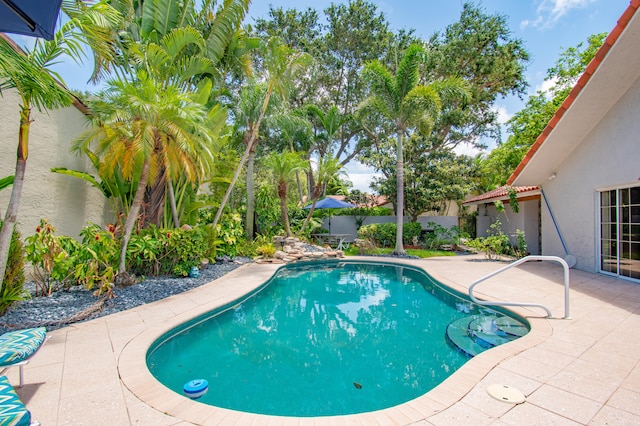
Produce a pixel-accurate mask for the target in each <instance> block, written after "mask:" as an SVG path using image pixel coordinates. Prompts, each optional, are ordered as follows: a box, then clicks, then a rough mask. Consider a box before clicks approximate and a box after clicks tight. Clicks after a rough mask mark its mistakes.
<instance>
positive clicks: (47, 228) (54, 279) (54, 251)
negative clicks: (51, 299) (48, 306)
mask: <svg viewBox="0 0 640 426" xmlns="http://www.w3.org/2000/svg"><path fill="white" fill-rule="evenodd" d="M73 245H74V244H73V242H72V241H71V239H67V238H64V237H58V236H56V235H55V228H54V227H53V225H51V224H50V223H49V222H48V221H47V220H46V219H41V220H40V225H38V226H37V227H36V233H35V234H33V235H31V236H29V237H27V238H26V246H25V251H26V254H27V260H28V261H29V262H31V265H32V266H33V273H32V277H33V279H34V281H35V283H36V294H40V295H45V296H49V295H51V293H53V292H54V291H56V290H58V289H60V288H62V287H69V286H71V285H72V277H73V274H74V265H73V264H72V262H70V256H69V253H68V252H67V250H65V248H67V249H68V248H71V249H73Z"/></svg>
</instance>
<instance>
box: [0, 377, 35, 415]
mask: <svg viewBox="0 0 640 426" xmlns="http://www.w3.org/2000/svg"><path fill="white" fill-rule="evenodd" d="M30 424H31V413H30V412H29V410H27V407H25V406H24V404H23V403H22V401H20V398H19V397H18V394H17V393H16V391H15V389H13V386H11V383H9V380H7V378H6V376H0V426H23V425H24V426H28V425H30Z"/></svg>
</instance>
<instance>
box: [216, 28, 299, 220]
mask: <svg viewBox="0 0 640 426" xmlns="http://www.w3.org/2000/svg"><path fill="white" fill-rule="evenodd" d="M263 53H264V58H263V67H264V68H263V72H264V80H265V84H266V91H265V94H264V99H263V102H262V106H261V109H260V113H259V115H258V118H257V120H256V122H255V124H254V126H253V127H252V128H251V130H250V131H249V136H248V138H247V142H246V148H245V151H244V154H243V155H242V158H241V159H240V162H239V163H238V166H237V167H236V171H235V173H234V175H233V178H232V180H231V183H230V184H229V187H228V188H227V191H226V193H225V195H224V197H223V198H222V201H221V202H220V207H218V211H217V212H216V216H215V218H214V219H213V224H212V226H213V227H214V228H215V227H216V225H217V224H218V221H219V220H220V217H221V216H222V212H223V210H224V208H225V206H226V204H227V202H228V201H229V197H230V196H231V191H233V187H234V185H235V183H236V181H237V180H238V177H239V176H240V173H241V172H242V168H243V167H244V164H245V163H246V162H247V159H248V158H249V156H250V155H251V152H252V151H255V149H256V146H257V143H258V132H259V130H260V124H261V123H262V120H263V118H264V116H265V114H266V112H267V108H268V107H269V103H270V101H271V96H272V95H273V94H274V93H277V94H278V95H279V96H280V97H281V98H282V99H287V98H288V94H289V90H290V88H291V85H292V84H293V83H294V82H295V79H296V76H297V75H298V73H299V72H301V71H303V70H304V69H305V68H306V67H307V66H308V65H309V64H310V63H311V57H310V56H309V55H308V54H305V53H303V52H297V51H295V50H293V49H292V48H290V47H288V46H286V45H284V44H283V43H282V41H281V40H280V39H279V38H277V37H272V38H270V39H269V40H268V41H267V43H266V46H264V51H263Z"/></svg>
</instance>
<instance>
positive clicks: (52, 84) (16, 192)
mask: <svg viewBox="0 0 640 426" xmlns="http://www.w3.org/2000/svg"><path fill="white" fill-rule="evenodd" d="M64 11H65V13H66V14H67V16H68V17H69V18H70V19H69V21H67V22H66V23H65V24H64V25H62V26H61V28H60V29H59V30H58V31H57V32H56V34H55V35H54V38H53V40H50V41H44V40H41V39H38V40H36V42H35V45H34V47H33V48H32V49H31V50H30V51H27V52H25V51H23V50H22V49H20V48H19V47H18V46H16V45H15V44H14V43H12V42H11V41H10V40H9V39H8V38H5V37H0V59H1V60H0V93H1V91H2V90H7V89H15V90H16V91H17V93H18V95H19V96H20V106H19V108H20V111H19V116H20V130H19V134H18V149H17V158H16V171H15V174H14V182H13V188H12V191H11V197H10V199H9V205H8V206H7V210H6V213H5V217H4V223H3V226H2V229H0V280H2V279H3V278H4V273H5V269H6V265H7V258H8V255H9V246H10V244H11V235H12V233H13V229H14V227H15V224H16V222H17V219H18V209H19V207H20V199H21V196H22V188H23V185H24V176H25V172H26V167H27V159H28V157H29V130H30V128H31V123H32V122H33V119H32V117H31V110H32V108H34V107H35V108H37V109H38V110H39V111H48V110H51V109H55V108H60V107H64V106H68V105H70V104H71V102H72V99H73V96H72V95H71V93H70V92H69V91H68V90H67V89H66V88H65V87H64V86H63V85H61V84H60V83H59V82H60V81H62V79H61V78H60V76H59V75H57V74H56V73H55V72H54V71H52V70H51V68H50V67H51V65H53V64H55V63H56V62H58V61H59V60H60V58H61V57H62V56H63V55H69V56H71V57H72V58H74V59H75V60H77V61H81V60H82V58H83V51H82V47H81V46H82V43H86V44H87V45H88V46H90V47H91V49H92V52H93V54H94V56H95V58H100V57H102V58H110V57H111V56H112V54H113V52H112V49H111V45H110V43H109V41H110V40H109V38H108V34H110V31H111V25H113V24H114V23H115V22H116V21H117V13H116V12H115V11H114V10H113V9H112V8H111V7H110V6H109V5H108V4H106V3H104V2H99V3H96V4H92V5H85V4H84V3H82V2H77V3H70V4H67V5H65V8H64ZM98 62H99V61H96V63H98ZM0 283H1V281H0Z"/></svg>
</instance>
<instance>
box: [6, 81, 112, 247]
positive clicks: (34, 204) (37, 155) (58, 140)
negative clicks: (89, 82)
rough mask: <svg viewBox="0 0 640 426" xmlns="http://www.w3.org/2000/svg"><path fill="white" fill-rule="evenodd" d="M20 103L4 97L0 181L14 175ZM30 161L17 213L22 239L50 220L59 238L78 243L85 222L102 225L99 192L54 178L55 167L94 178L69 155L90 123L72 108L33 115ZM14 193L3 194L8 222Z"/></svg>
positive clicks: (77, 181)
mask: <svg viewBox="0 0 640 426" xmlns="http://www.w3.org/2000/svg"><path fill="white" fill-rule="evenodd" d="M19 101H20V99H19V97H18V96H17V94H16V93H15V91H7V90H5V91H3V92H2V94H1V96H0V177H5V176H9V175H13V174H14V173H15V161H16V149H17V146H18V128H19V120H20V118H19V115H18V111H19V109H18V105H19ZM32 119H33V123H31V130H30V136H29V157H28V159H27V168H26V173H25V183H24V187H23V192H22V198H21V202H20V209H19V212H18V229H19V230H20V232H21V233H22V236H23V237H25V236H28V235H31V234H33V233H34V232H35V227H36V226H37V225H38V223H39V222H40V219H41V218H47V219H48V220H49V222H50V223H51V224H52V225H53V226H54V227H55V228H56V230H57V234H58V235H69V236H72V237H77V236H78V233H79V231H80V230H81V229H82V227H83V226H85V225H86V223H87V222H93V223H98V224H101V225H102V224H104V220H103V216H104V214H105V213H104V212H105V208H106V207H107V206H105V199H104V197H103V196H102V194H101V193H100V191H99V190H98V189H97V188H93V187H91V185H89V184H88V183H86V182H85V181H82V180H80V179H77V178H73V177H70V176H64V175H60V174H56V173H51V171H50V169H51V168H52V167H67V168H69V169H74V170H83V171H87V172H90V173H92V174H94V175H95V171H94V170H93V169H92V165H91V163H90V161H89V160H88V159H87V158H86V157H85V156H77V155H76V154H72V153H71V152H70V150H69V149H70V146H71V144H70V143H71V141H72V140H73V138H74V137H76V136H77V135H79V134H80V133H81V132H82V131H84V130H85V128H86V125H87V120H86V118H85V116H84V114H83V113H82V112H80V111H79V110H78V109H77V108H76V107H74V106H71V107H67V108H63V109H60V110H54V111H50V112H49V113H48V114H47V113H41V112H39V111H37V109H34V110H33V111H32ZM11 189H12V187H8V188H5V189H4V190H2V191H0V214H1V215H2V217H3V218H4V214H5V213H6V209H7V205H8V203H9V198H10V196H11Z"/></svg>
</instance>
